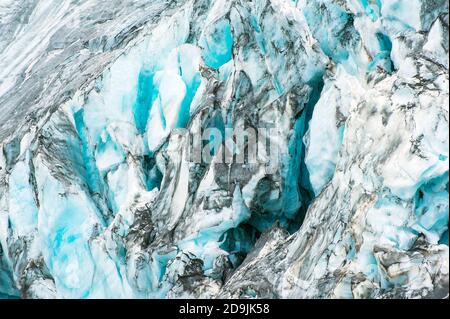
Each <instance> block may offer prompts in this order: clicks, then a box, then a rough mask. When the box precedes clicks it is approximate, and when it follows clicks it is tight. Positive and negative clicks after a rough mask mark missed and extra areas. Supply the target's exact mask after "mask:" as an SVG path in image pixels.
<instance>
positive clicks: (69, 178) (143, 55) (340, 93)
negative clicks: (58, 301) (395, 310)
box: [0, 0, 449, 298]
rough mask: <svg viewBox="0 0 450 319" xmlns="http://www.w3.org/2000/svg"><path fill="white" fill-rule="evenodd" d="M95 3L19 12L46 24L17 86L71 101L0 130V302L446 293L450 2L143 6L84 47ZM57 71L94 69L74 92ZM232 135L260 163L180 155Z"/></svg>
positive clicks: (46, 105) (43, 103) (2, 96)
mask: <svg viewBox="0 0 450 319" xmlns="http://www.w3.org/2000/svg"><path fill="white" fill-rule="evenodd" d="M95 2H96V1H94V0H90V1H85V3H83V4H69V3H67V4H66V5H61V7H58V10H61V11H60V12H59V11H58V12H59V15H57V18H54V19H55V20H50V19H51V18H50V15H48V16H47V15H45V14H44V13H45V12H47V11H46V10H51V9H50V8H49V7H46V6H44V5H43V4H37V5H35V6H34V5H32V4H30V8H31V9H30V10H31V11H34V12H35V13H36V14H35V15H34V16H30V22H29V23H30V24H35V26H38V27H42V28H47V27H48V26H49V25H52V26H53V27H51V28H50V29H49V30H50V31H49V32H50V34H52V36H51V37H50V39H46V40H45V41H44V40H43V43H48V45H47V46H45V45H43V46H42V47H39V48H38V49H37V50H36V52H34V53H32V54H35V55H36V57H35V60H36V61H39V62H38V63H37V66H36V67H34V66H33V65H32V64H31V65H29V64H27V63H25V62H24V65H25V64H26V65H27V68H28V69H27V72H28V73H27V74H35V73H36V74H37V75H40V78H41V79H42V78H45V77H47V78H58V77H59V78H60V80H59V82H60V83H63V84H61V85H66V84H64V83H67V85H66V86H63V87H62V88H63V89H62V90H58V91H57V92H56V91H54V90H51V85H49V84H48V83H44V84H42V85H43V87H44V89H43V91H42V93H41V95H40V96H48V99H47V98H42V99H40V101H39V102H36V103H40V104H39V105H38V106H39V107H36V108H35V109H34V108H30V111H29V112H28V111H27V112H28V113H26V112H25V113H26V116H24V118H25V119H26V120H24V122H23V123H22V124H21V126H20V129H17V130H8V126H7V122H6V120H5V122H4V123H3V122H2V121H3V119H2V118H1V117H0V127H2V126H3V127H4V129H3V130H2V131H0V133H1V134H0V136H1V139H0V143H1V144H0V145H1V152H0V297H24V298H58V297H59V298H105V297H107V298H185V297H187V298H192V297H197V298H198V297H206V298H213V297H232V298H379V297H383V298H386V297H406V298H410V297H426V296H438V297H441V295H442V294H444V295H445V289H446V287H447V294H448V276H449V273H448V216H449V200H448V192H449V188H448V156H449V154H448V148H449V147H448V141H449V138H448V4H447V2H446V1H434V2H432V3H431V2H427V1H422V0H413V1H403V0H390V1H387V0H373V1H372V0H364V1H363V0H348V1H334V0H319V1H307V0H298V1H291V0H257V1H231V0H217V1H207V0H195V1H194V0H191V1H187V0H186V1H174V2H173V3H172V4H166V3H159V1H155V2H154V3H147V2H146V1H140V2H139V1H138V2H139V3H140V5H142V7H139V9H135V10H136V11H134V12H131V15H135V18H136V20H126V19H122V18H121V17H120V12H122V14H128V13H127V11H126V10H129V8H125V7H126V6H125V5H119V7H118V8H117V10H116V13H114V12H112V11H111V12H110V11H109V9H108V10H106V12H105V13H104V16H105V17H108V18H107V19H106V21H108V22H105V23H107V24H106V25H105V28H106V27H107V26H108V23H113V24H112V26H114V27H110V28H109V29H108V32H116V33H115V34H114V33H113V34H110V33H107V32H106V31H105V35H102V36H99V37H97V38H94V39H88V40H86V41H85V43H86V45H85V46H84V47H83V48H79V50H78V51H77V50H76V49H73V48H74V46H73V43H78V42H77V41H78V40H77V37H81V38H82V37H89V36H91V34H90V33H89V32H87V31H86V30H88V26H86V29H84V28H85V23H90V22H89V21H91V20H89V19H90V18H92V17H90V16H89V10H92V9H91V7H89V5H92V7H95ZM30 3H31V2H30ZM64 3H65V2H64ZM71 6H74V7H73V8H72V7H71ZM77 6H79V7H77ZM121 6H123V8H122V7H121ZM405 8H408V9H405ZM2 10H3V9H2V7H0V17H1V14H2ZM17 10H19V11H18V12H17V13H14V12H12V13H8V12H7V13H5V17H7V14H19V13H20V12H21V11H20V10H21V9H20V8H19V9H17ZM55 10H56V9H55ZM72 10H75V11H77V10H78V11H77V12H81V13H80V15H79V17H80V20H81V21H80V22H81V23H78V24H75V25H73V24H68V21H69V20H70V19H68V18H67V17H68V16H70V15H71V12H72ZM5 12H6V11H5ZM405 12H408V14H406V13H405ZM38 13H40V14H41V15H39V14H38ZM25 14H26V13H25ZM141 16H142V19H143V21H145V23H141V22H140V21H141V20H139V19H138V18H141ZM37 18H40V19H41V20H40V21H35V20H33V19H37ZM58 19H59V20H58ZM95 19H97V18H94V21H95ZM98 19H100V20H101V18H100V17H99V18H98ZM136 21H137V22H136ZM132 22H133V23H136V24H137V26H133V25H130V24H131V23H132ZM52 23H53V24H52ZM0 26H2V25H0ZM110 26H111V25H110ZM2 27H3V26H2ZM59 27H61V28H69V30H70V31H71V33H70V34H75V35H76V36H74V38H73V39H71V38H70V37H67V39H66V42H62V43H60V42H59V40H58V39H59V37H58V29H59ZM21 28H22V29H19V31H18V33H17V35H16V37H17V39H12V40H9V39H8V38H6V35H5V38H0V40H1V41H0V44H2V43H3V42H2V41H13V42H12V43H14V41H16V42H17V43H19V42H20V41H24V40H23V39H27V37H28V35H27V32H30V31H29V30H27V29H26V28H25V27H21ZM96 28H99V30H100V31H101V30H103V29H101V28H103V26H102V23H99V25H96ZM105 30H106V29H105ZM111 30H113V31H111ZM52 32H53V33H52ZM5 34H6V33H5ZM93 36H94V35H93ZM124 38H126V39H127V40H126V41H125V40H123V39H124ZM55 39H56V40H55ZM57 40H58V41H57ZM46 41H47V42H46ZM71 41H73V42H71ZM5 43H6V42H5ZM99 43H100V44H99ZM71 45H72V46H71ZM55 46H56V48H55ZM13 48H14V46H13V45H10V46H9V47H6V49H4V48H3V46H0V49H1V51H0V55H1V56H2V57H4V59H5V61H7V59H12V60H11V61H14V62H15V63H16V62H17V61H18V60H14V59H22V57H15V56H14V54H12V53H11V52H12V50H13ZM30 54H31V53H30ZM63 54H68V56H70V57H72V58H70V59H61V60H56V61H64V62H61V63H64V67H66V68H68V70H73V69H77V68H79V69H82V70H84V69H83V65H87V64H86V63H88V61H95V62H93V64H92V69H88V71H87V72H86V73H88V76H86V79H85V80H83V83H80V85H78V86H75V87H72V86H71V85H72V83H74V82H71V81H76V79H79V78H82V76H84V74H85V73H84V72H81V73H82V74H83V75H82V74H77V73H76V72H67V73H65V72H60V73H58V72H57V71H56V70H57V69H56V68H57V67H56V66H55V65H56V63H55V62H54V61H53V60H52V59H53V58H55V59H56V58H58V57H59V56H63ZM74 57H76V58H74ZM99 61H103V62H101V63H100V62H99ZM22 62H23V61H22ZM40 63H42V64H40ZM11 64H13V63H11ZM14 65H17V68H19V67H21V64H20V63H19V62H17V63H16V64H14ZM42 65H47V66H48V67H46V68H43V67H42ZM89 65H90V64H89ZM40 67H41V68H40ZM72 68H73V69H72ZM0 75H1V74H0ZM2 76H3V75H2ZM5 79H6V78H5ZM27 79H28V78H27V77H25V78H23V77H17V79H14V81H17V83H18V86H19V87H21V88H22V90H24V91H25V90H26V89H28V88H29V91H27V92H31V93H29V95H30V94H34V93H33V92H35V91H37V89H36V90H33V88H34V87H33V85H38V84H36V83H38V82H35V83H31V82H27V81H28V80H27ZM0 80H3V79H2V78H0ZM9 80H11V78H8V81H9ZM20 81H23V82H20ZM3 83H5V85H6V84H7V83H9V82H7V81H4V82H0V85H3ZM58 85H59V84H58ZM0 88H3V87H0ZM5 88H6V89H5V92H6V93H5V92H4V91H2V90H0V107H1V105H2V104H3V103H4V108H5V110H7V106H9V105H21V103H22V102H21V101H20V100H14V99H15V97H14V96H19V95H14V94H10V93H8V92H9V91H8V90H13V89H14V88H12V89H11V88H8V87H6V86H5ZM63 93H64V97H67V98H64V99H62V101H61V103H58V104H57V105H53V101H55V100H58V101H59V98H60V95H59V94H63ZM24 98H25V97H24ZM8 110H9V109H8ZM37 110H38V111H37ZM8 112H9V111H8ZM12 112H13V111H11V114H15V113H12ZM39 112H41V113H39ZM11 116H12V115H11ZM237 127H246V128H248V127H252V128H270V129H271V132H272V134H271V135H270V136H269V137H268V143H269V144H270V145H272V144H273V145H275V146H276V147H277V150H278V157H277V162H276V163H277V165H276V167H275V168H273V167H272V168H271V169H270V170H269V169H268V167H267V165H266V163H263V162H257V163H250V162H246V163H243V164H242V163H224V162H223V160H222V159H223V158H222V156H223V152H221V151H220V150H222V149H220V147H219V150H214V152H212V154H210V155H211V157H212V161H211V162H210V163H205V162H200V163H199V162H195V161H192V160H190V159H189V156H190V151H191V149H190V147H191V142H192V141H191V140H190V139H189V136H190V135H192V136H196V135H200V136H201V135H202V133H203V132H204V130H206V129H213V131H214V132H215V133H216V134H220V135H223V136H225V131H226V129H229V128H237ZM186 132H188V133H190V134H189V135H186V134H185V133H186ZM208 141H211V139H210V137H208V136H203V141H202V143H204V144H207V142H208ZM227 142H231V141H227ZM258 143H260V141H258ZM250 144H251V143H250V142H249V141H247V142H246V143H245V144H244V147H243V149H234V151H235V152H236V154H238V153H240V152H244V153H245V152H246V150H247V151H248V149H250V147H251V145H250ZM443 291H444V292H443Z"/></svg>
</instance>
